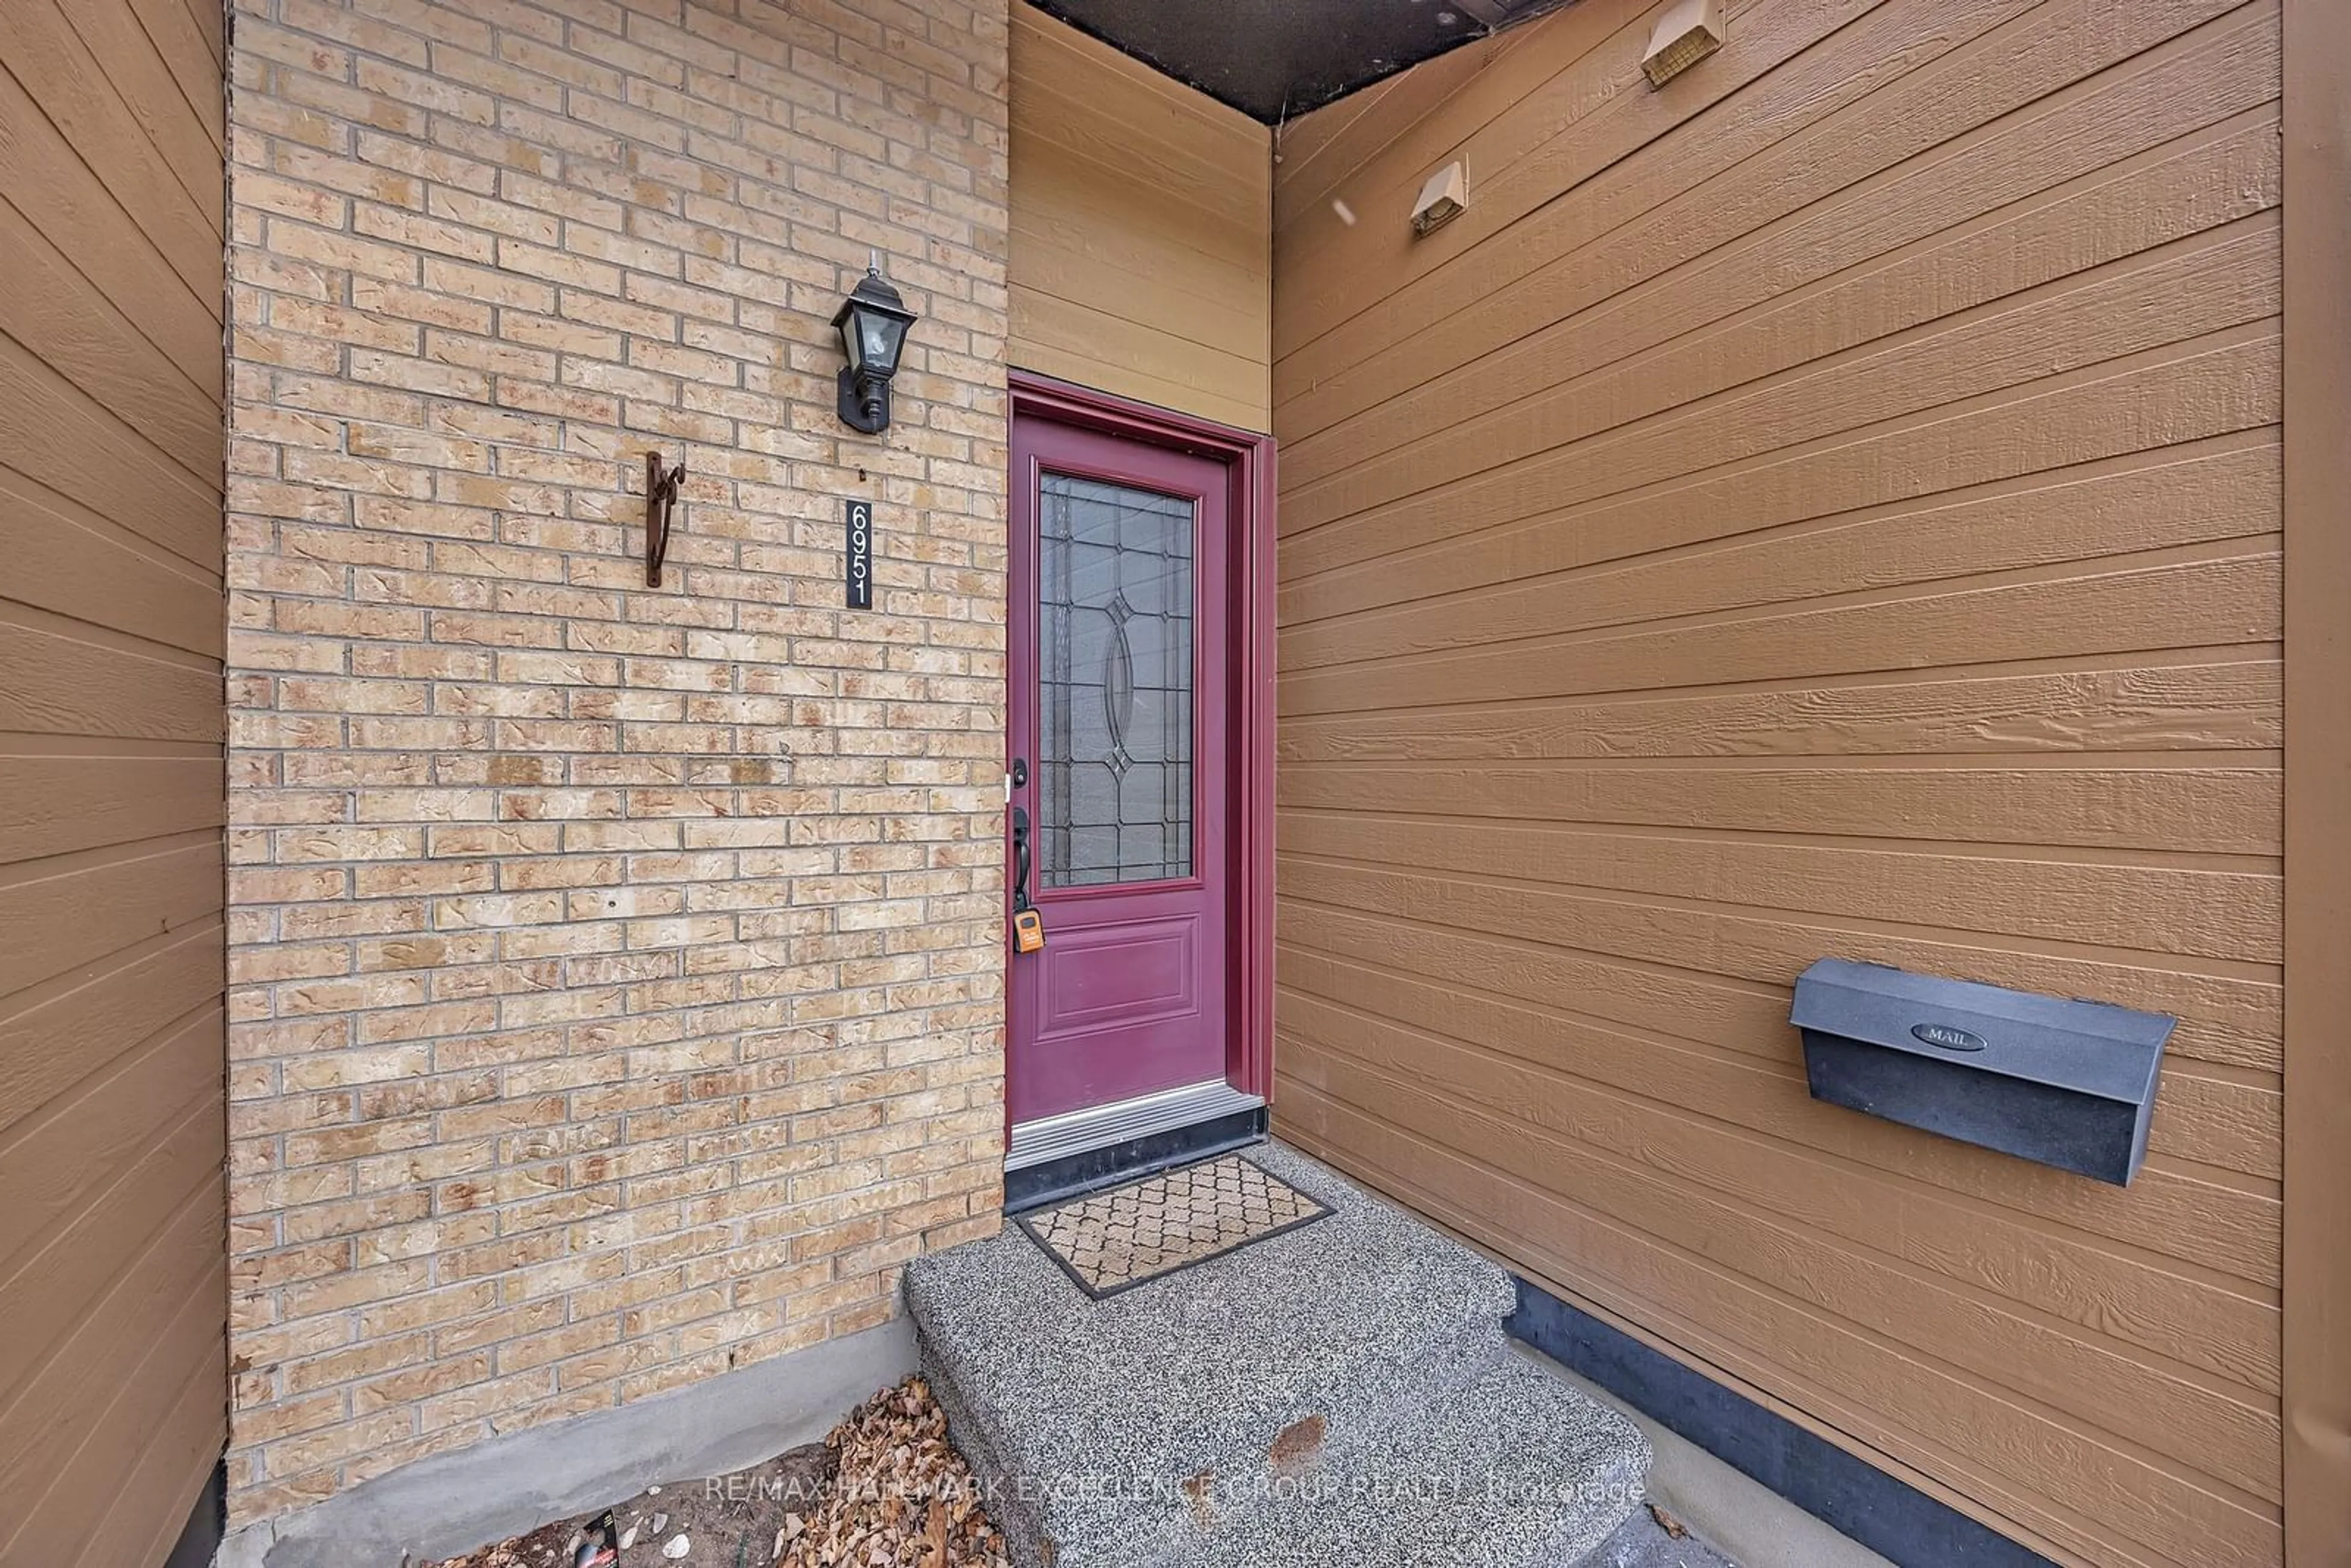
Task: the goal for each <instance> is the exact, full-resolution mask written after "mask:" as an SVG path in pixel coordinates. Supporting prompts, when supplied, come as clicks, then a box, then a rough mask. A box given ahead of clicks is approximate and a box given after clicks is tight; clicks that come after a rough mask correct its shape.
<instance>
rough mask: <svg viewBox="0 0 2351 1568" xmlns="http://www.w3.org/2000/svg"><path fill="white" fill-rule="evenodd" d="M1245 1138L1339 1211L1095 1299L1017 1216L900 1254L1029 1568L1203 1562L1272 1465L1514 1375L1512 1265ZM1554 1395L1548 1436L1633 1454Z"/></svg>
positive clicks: (1313, 1459)
mask: <svg viewBox="0 0 2351 1568" xmlns="http://www.w3.org/2000/svg"><path fill="white" fill-rule="evenodd" d="M1249 1157H1250V1158H1252V1159H1255V1160H1257V1161H1258V1162H1259V1164H1260V1165H1262V1166H1265V1168H1266V1169H1268V1170H1269V1171H1270V1172H1272V1173H1273V1174H1274V1175H1276V1176H1280V1177H1281V1178H1282V1179H1284V1180H1286V1181H1289V1182H1290V1183H1291V1184H1292V1185H1294V1186H1298V1187H1299V1188H1301V1190H1303V1191H1305V1192H1306V1193H1308V1194H1310V1195H1311V1196H1312V1197H1316V1198H1318V1199H1320V1200H1321V1201H1322V1202H1323V1203H1324V1204H1326V1205H1328V1206H1329V1207H1331V1209H1332V1215H1331V1217H1330V1218H1327V1219H1322V1220H1317V1221H1315V1222H1314V1223H1312V1224H1310V1225H1306V1226H1302V1227H1301V1228H1298V1229H1296V1230H1292V1231H1290V1232H1287V1233H1285V1234H1282V1235H1280V1236H1275V1237H1272V1238H1270V1239H1266V1240H1263V1241H1259V1242H1257V1243H1255V1244H1254V1245H1251V1246H1249V1247H1245V1248H1243V1249H1240V1250H1239V1251H1238V1252H1234V1253H1231V1254H1228V1255H1227V1256H1226V1257H1223V1258H1219V1259H1216V1260H1211V1261H1208V1262H1206V1263H1202V1264H1197V1265H1195V1266H1194V1267H1192V1268H1189V1269H1186V1270H1182V1271H1181V1272H1178V1273H1175V1274H1173V1275H1169V1276H1167V1277H1165V1278H1163V1279H1160V1280H1155V1281H1151V1282H1150V1283H1148V1284H1145V1285H1143V1286H1140V1287H1138V1288H1136V1289H1134V1290H1131V1291H1126V1292H1124V1293H1123V1294H1121V1295H1116V1296H1112V1297H1109V1298H1107V1299H1105V1300H1102V1301H1093V1300H1091V1299H1089V1298H1088V1297H1087V1296H1086V1295H1085V1294H1084V1293H1083V1292H1081V1291H1079V1290H1078V1289H1077V1287H1076V1286H1075V1285H1073V1284H1071V1281H1069V1279H1068V1278H1067V1277H1066V1276H1065V1275H1063V1274H1062V1273H1061V1270H1059V1269H1058V1268H1057V1267H1056V1266H1055V1265H1054V1264H1053V1263H1052V1261H1051V1260H1049V1259H1048V1258H1047V1257H1046V1256H1045V1255H1044V1253H1043V1252H1042V1251H1041V1250H1040V1249H1038V1247H1037V1246H1036V1245H1035V1244H1034V1243H1033V1242H1031V1241H1030V1240H1029V1239H1028V1237H1027V1236H1025V1235H1023V1234H1021V1233H1020V1232H1019V1231H1018V1230H1017V1229H1015V1228H1012V1227H1009V1226H1008V1227H1007V1228H1005V1230H1004V1232H1003V1233H1002V1234H1000V1235H998V1236H996V1237H993V1238H991V1239H987V1240H985V1241H978V1242H972V1243H969V1244H967V1245H965V1246H963V1247H958V1248H955V1249H951V1250H949V1251H946V1252H943V1253H937V1254H934V1255H932V1256H929V1257H925V1258H924V1259H921V1260H918V1261H916V1262H915V1263H914V1264H913V1265H911V1266H910V1267H909V1269H908V1270H907V1273H906V1301H907V1305H908V1309H909V1311H910V1312H911V1313H912V1315H913V1317H914V1324H915V1331H916V1335H917V1338H918V1341H919V1343H920V1344H921V1346H922V1351H923V1358H924V1365H925V1371H926V1372H927V1373H928V1374H929V1375H930V1376H931V1379H932V1382H933V1384H934V1386H935V1388H936V1390H937V1392H938V1395H939V1397H940V1401H941V1403H942V1404H943V1405H944V1406H946V1410H947V1412H948V1416H949V1419H950V1422H951V1423H952V1425H953V1427H954V1433H955V1437H956V1442H957V1443H958V1445H959V1446H961V1447H962V1448H963V1449H964V1453H965V1457H966V1458H967V1459H968V1460H970V1462H971V1464H972V1466H973V1468H974V1470H975V1472H976V1473H977V1475H978V1476H979V1477H980V1478H981V1479H983V1480H984V1481H986V1482H987V1483H988V1484H989V1487H990V1490H991V1496H990V1499H989V1508H990V1511H991V1514H992V1515H993V1517H994V1518H995V1519H996V1521H997V1522H998V1524H999V1525H1000V1526H1001V1527H1002V1528H1003V1529H1004V1531H1005V1532H1006V1534H1007V1535H1008V1537H1009V1538H1010V1539H1011V1541H1012V1542H1013V1543H1014V1545H1015V1547H1016V1549H1017V1550H1018V1551H1019V1554H1020V1555H1021V1556H1022V1557H1023V1558H1024V1559H1025V1560H1026V1562H1027V1563H1029V1565H1030V1568H1162V1565H1167V1564H1179V1563H1207V1562H1210V1561H1212V1559H1211V1558H1210V1557H1207V1556H1204V1555H1203V1553H1206V1552H1214V1551H1217V1550H1219V1549H1220V1548H1221V1545H1222V1543H1223V1542H1225V1541H1226V1540H1228V1538H1229V1537H1230V1532H1231V1531H1232V1530H1233V1529H1237V1528H1239V1527H1240V1525H1241V1523H1242V1521H1248V1520H1256V1519H1259V1518H1262V1519H1263V1520H1264V1521H1265V1522H1266V1525H1267V1528H1268V1529H1269V1530H1271V1529H1274V1528H1275V1527H1276V1526H1277V1525H1278V1522H1279V1521H1278V1519H1277V1518H1276V1516H1275V1515H1273V1514H1270V1513H1263V1512H1262V1511H1260V1509H1259V1507H1258V1504H1259V1503H1260V1502H1262V1503H1264V1504H1266V1505H1268V1506H1269V1507H1270V1506H1271V1505H1273V1504H1274V1503H1276V1502H1278V1500H1279V1499H1278V1497H1277V1496H1276V1495H1275V1489H1274V1488H1273V1487H1272V1485H1271V1483H1272V1480H1273V1479H1274V1478H1275V1477H1277V1476H1278V1475H1287V1476H1290V1477H1293V1478H1295V1477H1298V1476H1301V1475H1303V1474H1305V1473H1307V1472H1310V1471H1316V1470H1317V1468H1318V1467H1330V1466H1337V1465H1340V1464H1341V1463H1342V1461H1343V1459H1345V1461H1346V1462H1349V1463H1352V1462H1353V1457H1357V1456H1360V1457H1362V1458H1364V1462H1366V1463H1372V1462H1374V1461H1375V1460H1376V1457H1377V1456H1378V1455H1380V1454H1383V1453H1385V1452H1387V1451H1389V1446H1390V1445H1391V1444H1392V1443H1393V1442H1396V1441H1401V1440H1403V1439H1405V1438H1406V1437H1410V1436H1411V1435H1412V1434H1413V1433H1414V1432H1416V1431H1418V1430H1424V1429H1433V1428H1431V1427H1430V1425H1429V1424H1430V1420H1431V1415H1430V1413H1431V1412H1432V1411H1435V1410H1438V1409H1446V1410H1452V1409H1456V1408H1458V1400H1459V1399H1461V1398H1464V1397H1468V1395H1467V1393H1466V1392H1465V1391H1467V1390H1470V1389H1477V1388H1485V1389H1488V1390H1489V1392H1493V1393H1508V1392H1509V1391H1510V1389H1511V1388H1515V1387H1516V1386H1517V1385H1516V1384H1515V1383H1514V1382H1512V1381H1511V1375H1509V1374H1498V1373H1497V1372H1496V1371H1495V1368H1496V1367H1497V1365H1498V1364H1499V1363H1500V1362H1501V1361H1502V1360H1503V1359H1504V1358H1506V1357H1507V1355H1508V1353H1507V1351H1506V1350H1505V1348H1504V1347H1505V1345H1506V1343H1507V1341H1506V1338H1505V1335H1504V1333H1503V1331H1502V1326H1501V1324H1502V1319H1503V1318H1504V1317H1505V1316H1506V1315H1507V1314H1508V1313H1509V1312H1510V1308H1511V1305H1512V1291H1511V1285H1510V1278H1509V1276H1508V1275H1507V1274H1505V1273H1504V1272H1503V1271H1502V1270H1499V1269H1498V1268H1496V1267H1495V1266H1494V1265H1493V1264H1491V1263H1489V1262H1488V1261H1487V1260H1484V1259H1482V1258H1480V1257H1479V1256H1478V1255H1477V1254H1475V1253H1473V1252H1471V1251H1469V1250H1468V1249H1466V1248H1463V1247H1461V1246H1459V1245H1458V1244H1457V1243H1455V1242H1453V1241H1451V1240H1449V1239H1447V1238H1445V1237H1443V1236H1440V1235H1438V1234H1437V1232H1436V1231H1434V1230H1432V1229H1430V1228H1428V1227H1427V1226H1426V1225H1423V1224H1422V1223H1420V1222H1419V1221H1418V1220H1416V1219H1415V1218H1412V1217H1410V1216H1408V1215H1406V1214H1405V1213H1403V1212H1402V1211H1400V1210H1398V1209H1396V1208H1395V1207H1391V1206H1390V1205H1388V1204H1387V1203H1385V1202H1384V1201H1382V1200H1381V1199H1379V1198H1376V1197H1373V1196H1371V1195H1369V1194H1367V1193H1364V1192H1363V1191H1361V1190H1360V1189H1358V1188H1357V1187H1355V1186H1353V1185H1352V1184H1351V1183H1349V1182H1347V1181H1346V1180H1344V1179H1343V1177H1341V1176H1338V1175H1337V1174H1336V1173H1335V1172H1333V1171H1332V1170H1330V1169H1329V1168H1328V1167H1327V1166H1322V1165H1320V1164H1318V1163H1316V1162H1315V1161H1312V1160H1310V1159H1308V1158H1306V1157H1305V1156H1304V1155H1300V1154H1298V1153H1297V1152H1295V1151H1294V1150H1290V1149H1286V1148H1283V1147H1281V1146H1280V1145H1259V1147H1257V1148H1255V1149H1252V1150H1250V1151H1249ZM1498 1376H1499V1377H1501V1378H1502V1379H1503V1382H1501V1383H1496V1382H1495V1379H1496V1378H1497V1377H1498ZM1562 1394H1564V1395H1565V1396H1567V1397H1568V1399H1569V1400H1570V1401H1571V1402H1572V1403H1573V1406H1588V1414H1587V1413H1586V1412H1585V1411H1583V1410H1578V1411H1577V1412H1576V1415H1577V1417H1578V1419H1577V1420H1576V1421H1571V1422H1567V1423H1565V1424H1564V1425H1563V1426H1562V1431H1566V1430H1568V1429H1570V1428H1573V1429H1577V1430H1582V1429H1583V1427H1591V1428H1592V1429H1593V1430H1605V1431H1608V1432H1610V1433H1612V1434H1613V1438H1614V1443H1615V1448H1613V1449H1611V1450H1610V1451H1611V1452H1613V1453H1615V1454H1616V1455H1617V1457H1618V1458H1620V1459H1622V1458H1624V1457H1625V1456H1626V1455H1630V1456H1632V1459H1631V1462H1633V1463H1634V1465H1635V1469H1638V1468H1640V1467H1641V1466H1642V1465H1645V1464H1646V1448H1643V1447H1642V1446H1641V1442H1640V1438H1639V1436H1638V1434H1637V1432H1635V1430H1634V1429H1633V1428H1632V1427H1630V1426H1629V1425H1628V1424H1627V1425H1623V1427H1622V1430H1621V1431H1618V1430H1616V1428H1615V1427H1611V1426H1610V1425H1609V1422H1610V1421H1613V1420H1614V1418H1613V1417H1608V1418H1607V1419H1605V1420H1602V1419H1600V1415H1601V1413H1600V1412H1599V1407H1598V1406H1590V1405H1589V1402H1588V1401H1584V1400H1583V1396H1581V1395H1576V1394H1574V1393H1573V1391H1572V1390H1565V1389H1563V1388H1562ZM1520 1403H1521V1404H1523V1403H1524V1401H1520ZM1529 1407H1530V1408H1531V1406H1529ZM1567 1408H1570V1406H1557V1405H1556V1404H1554V1405H1552V1406H1544V1409H1545V1410H1547V1411H1550V1412H1551V1413H1552V1414H1557V1413H1559V1411H1560V1410H1562V1409H1567ZM1595 1422H1596V1423H1597V1424H1596V1425H1594V1423H1595ZM1530 1451H1531V1452H1538V1453H1541V1452H1550V1451H1552V1450H1550V1449H1547V1448H1543V1447H1542V1445H1541V1443H1539V1442H1538V1443H1536V1444H1535V1446H1534V1448H1532V1449H1531V1450H1530ZM1377 1462H1379V1463H1382V1464H1384V1462H1385V1461H1384V1460H1381V1461H1377ZM1334 1473H1335V1472H1334ZM1565 1479H1568V1480H1570V1481H1571V1482H1572V1481H1573V1480H1574V1479H1580V1478H1577V1477H1573V1476H1570V1477H1567V1478H1565ZM1635 1491H1637V1477H1636V1478H1635ZM1429 1528H1431V1529H1437V1528H1440V1526H1439V1525H1438V1524H1437V1523H1435V1522H1432V1523H1431V1524H1430V1526H1429ZM1602 1533H1603V1534H1604V1533H1605V1531H1602ZM1269 1539H1270V1537H1269ZM1595 1539H1597V1537H1595ZM1421 1561H1422V1562H1424V1563H1427V1564H1428V1565H1429V1568H1437V1562H1438V1560H1436V1559H1423V1560H1421ZM1488 1561H1489V1560H1488V1559H1485V1558H1482V1557H1470V1558H1465V1559H1464V1560H1463V1563H1464V1565H1465V1568H1467V1565H1468V1564H1472V1563H1475V1564H1478V1565H1479V1568H1484V1564H1485V1563H1487V1562H1488ZM1544 1568H1562V1564H1561V1563H1545V1564H1544Z"/></svg>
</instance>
